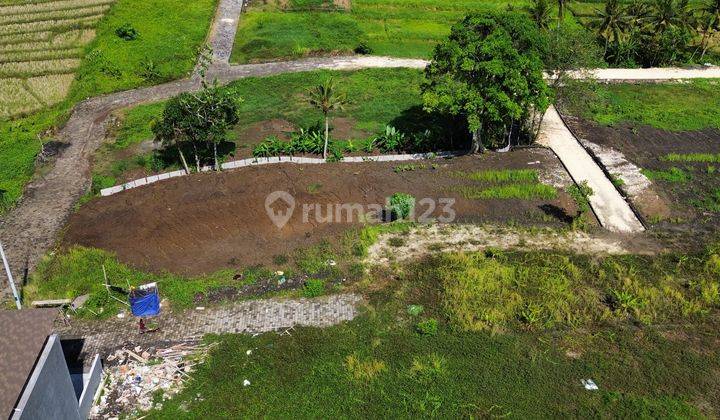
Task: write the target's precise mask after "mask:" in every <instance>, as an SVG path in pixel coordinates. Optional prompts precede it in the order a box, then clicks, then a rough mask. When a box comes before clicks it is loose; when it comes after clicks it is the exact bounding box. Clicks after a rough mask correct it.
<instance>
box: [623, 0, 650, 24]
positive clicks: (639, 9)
mask: <svg viewBox="0 0 720 420" xmlns="http://www.w3.org/2000/svg"><path fill="white" fill-rule="evenodd" d="M625 11H626V13H627V15H628V25H629V26H630V28H632V29H636V30H640V29H642V27H643V26H645V24H647V18H648V15H649V14H650V4H649V3H648V2H647V1H634V2H632V3H630V4H629V5H627V6H626V7H625Z"/></svg>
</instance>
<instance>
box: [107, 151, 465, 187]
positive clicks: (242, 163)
mask: <svg viewBox="0 0 720 420" xmlns="http://www.w3.org/2000/svg"><path fill="white" fill-rule="evenodd" d="M463 154H464V152H437V153H415V154H402V155H378V156H352V157H346V158H343V160H342V161H341V162H343V163H360V162H402V161H410V160H425V159H434V158H450V157H456V156H460V155H463ZM278 163H295V164H298V165H308V164H321V163H327V161H326V160H325V159H320V158H308V157H294V156H278V157H268V158H249V159H240V160H234V161H232V162H225V163H223V164H222V165H220V166H221V168H222V169H238V168H245V167H248V166H258V165H273V164H278ZM213 170H214V167H213V166H203V167H202V168H200V172H211V171H213ZM185 175H187V174H186V173H185V171H184V170H179V171H173V172H168V173H164V174H159V175H153V176H149V177H146V178H140V179H136V180H134V181H130V182H126V183H125V184H122V185H116V186H114V187H110V188H105V189H103V190H101V191H100V195H101V196H103V197H107V196H109V195H113V194H117V193H119V192H122V191H125V190H130V189H133V188H137V187H142V186H143V185H148V184H153V183H155V182H158V181H162V180H164V179H169V178H176V177H179V176H185Z"/></svg>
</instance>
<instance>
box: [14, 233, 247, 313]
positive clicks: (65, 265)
mask: <svg viewBox="0 0 720 420" xmlns="http://www.w3.org/2000/svg"><path fill="white" fill-rule="evenodd" d="M103 266H104V267H105V270H106V273H107V278H108V283H109V284H111V285H114V286H117V287H119V288H122V289H127V286H128V284H129V285H130V286H138V285H140V284H144V283H149V282H154V281H156V282H158V285H159V287H160V290H161V292H162V294H163V297H164V298H167V299H168V300H169V301H170V302H172V304H173V306H176V307H178V308H187V307H190V306H191V305H192V304H193V298H194V297H195V295H196V294H197V293H203V292H207V291H208V290H212V289H213V288H216V287H220V286H230V285H234V286H237V285H238V284H237V283H238V282H237V281H234V280H233V275H234V274H235V272H234V271H233V270H225V271H220V272H217V273H215V274H212V275H210V276H205V277H200V278H184V277H182V276H177V275H172V274H160V275H155V274H150V273H144V272H141V271H139V270H135V269H132V268H130V267H128V266H127V265H125V264H122V263H120V262H118V260H117V259H116V258H115V256H114V255H113V254H111V253H109V252H105V251H102V250H99V249H91V248H83V247H75V248H72V249H70V250H68V251H67V253H64V254H62V255H60V256H56V257H46V258H45V259H44V260H43V261H42V262H41V263H40V265H39V266H38V268H37V270H36V271H35V273H34V274H33V276H32V278H31V280H30V284H28V285H27V286H25V287H24V288H23V299H24V300H26V301H30V300H36V299H41V298H50V297H52V298H55V299H57V298H70V299H74V298H75V297H77V296H80V295H83V294H90V299H89V300H88V302H87V303H86V304H85V307H84V308H85V309H83V310H82V311H83V312H84V313H81V315H83V316H88V317H92V316H98V317H101V318H105V317H109V316H113V315H114V314H115V313H117V311H118V309H119V308H120V303H119V302H117V301H116V300H115V299H113V298H112V297H110V293H112V296H114V297H116V298H118V299H121V300H127V297H126V296H124V295H123V294H122V293H118V292H117V291H112V292H108V291H107V290H106V288H105V286H104V276H103ZM246 274H248V275H247V276H244V279H243V282H248V283H252V282H254V281H255V280H256V279H257V274H261V273H251V272H250V271H249V272H248V273H246ZM96 314H97V315H96Z"/></svg>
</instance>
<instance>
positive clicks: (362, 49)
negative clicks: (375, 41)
mask: <svg viewBox="0 0 720 420" xmlns="http://www.w3.org/2000/svg"><path fill="white" fill-rule="evenodd" d="M372 52H373V50H372V48H370V46H368V44H367V43H365V42H364V41H363V42H361V43H359V44H358V46H357V47H355V54H361V55H368V54H372Z"/></svg>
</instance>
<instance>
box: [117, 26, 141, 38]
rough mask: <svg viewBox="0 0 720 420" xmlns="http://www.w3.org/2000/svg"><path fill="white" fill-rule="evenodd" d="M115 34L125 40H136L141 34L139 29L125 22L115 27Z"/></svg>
mask: <svg viewBox="0 0 720 420" xmlns="http://www.w3.org/2000/svg"><path fill="white" fill-rule="evenodd" d="M115 35H117V36H118V37H119V38H122V39H124V40H125V41H134V40H136V39H137V37H138V36H139V34H138V31H137V29H135V28H134V27H133V26H132V25H131V24H130V23H125V24H123V25H122V26H120V27H118V28H117V29H115Z"/></svg>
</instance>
